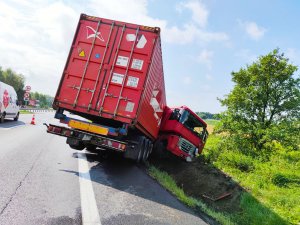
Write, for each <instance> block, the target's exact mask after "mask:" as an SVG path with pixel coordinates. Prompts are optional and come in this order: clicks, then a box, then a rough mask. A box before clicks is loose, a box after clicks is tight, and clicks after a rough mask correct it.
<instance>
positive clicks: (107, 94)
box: [105, 93, 117, 98]
mask: <svg viewBox="0 0 300 225" xmlns="http://www.w3.org/2000/svg"><path fill="white" fill-rule="evenodd" d="M105 97H111V98H116V97H117V96H114V95H113V94H109V93H106V94H105Z"/></svg>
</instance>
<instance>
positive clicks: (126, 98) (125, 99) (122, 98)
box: [120, 96, 132, 102]
mask: <svg viewBox="0 0 300 225" xmlns="http://www.w3.org/2000/svg"><path fill="white" fill-rule="evenodd" d="M120 100H124V101H125V102H127V101H132V99H130V98H128V97H125V98H124V97H122V96H121V97H120Z"/></svg>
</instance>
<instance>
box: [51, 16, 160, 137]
mask: <svg viewBox="0 0 300 225" xmlns="http://www.w3.org/2000/svg"><path fill="white" fill-rule="evenodd" d="M165 106H166V96H165V84H164V74H163V64H162V52H161V40H160V29H159V28H157V27H155V28H154V27H146V26H141V25H136V24H130V23H124V22H120V21H113V20H108V19H103V18H98V17H91V16H87V15H85V14H82V15H81V16H80V20H79V23H78V26H77V30H76V33H75V36H74V39H73V43H72V46H71V49H70V53H69V56H68V60H67V62H66V65H65V69H64V71H63V74H62V78H61V81H60V84H59V87H58V90H57V93H56V96H55V100H54V108H56V109H57V108H61V109H66V110H68V111H71V112H73V113H75V114H78V115H81V116H83V117H85V118H88V119H90V120H92V121H93V122H99V121H100V122H99V123H102V122H103V123H105V124H106V125H109V124H110V123H111V124H113V123H118V122H122V123H126V124H129V125H130V126H134V127H136V128H137V129H139V130H140V131H142V132H143V133H144V134H145V135H147V136H148V137H150V138H152V139H155V138H157V135H158V131H159V126H160V122H161V117H162V113H163V110H164V107H165Z"/></svg>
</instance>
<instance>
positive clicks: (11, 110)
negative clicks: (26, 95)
mask: <svg viewBox="0 0 300 225" xmlns="http://www.w3.org/2000/svg"><path fill="white" fill-rule="evenodd" d="M4 118H5V119H6V118H12V119H14V120H15V121H17V120H18V119H19V106H18V97H17V93H16V91H15V89H14V88H13V87H12V86H10V85H8V84H5V83H3V82H1V81H0V123H3V122H4Z"/></svg>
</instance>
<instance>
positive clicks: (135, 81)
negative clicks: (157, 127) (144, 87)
mask: <svg viewBox="0 0 300 225" xmlns="http://www.w3.org/2000/svg"><path fill="white" fill-rule="evenodd" d="M138 83H139V78H137V77H131V76H129V77H128V80H127V84H126V85H127V86H128V87H135V88H136V87H137V86H138Z"/></svg>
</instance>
